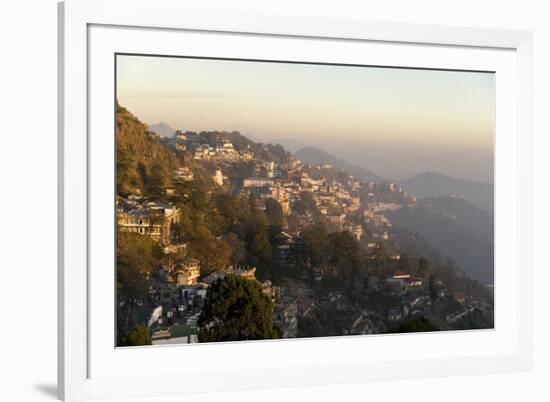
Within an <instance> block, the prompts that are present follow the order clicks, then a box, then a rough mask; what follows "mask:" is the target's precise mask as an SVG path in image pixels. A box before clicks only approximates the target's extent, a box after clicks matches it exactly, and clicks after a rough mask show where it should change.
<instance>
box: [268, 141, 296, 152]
mask: <svg viewBox="0 0 550 402" xmlns="http://www.w3.org/2000/svg"><path fill="white" fill-rule="evenodd" d="M268 143H270V144H273V145H277V144H279V145H281V146H283V147H284V148H285V149H286V150H287V151H290V152H296V151H298V150H300V149H302V148H303V147H304V146H305V144H304V143H302V142H300V141H296V140H293V139H292V138H274V139H272V140H270V141H268Z"/></svg>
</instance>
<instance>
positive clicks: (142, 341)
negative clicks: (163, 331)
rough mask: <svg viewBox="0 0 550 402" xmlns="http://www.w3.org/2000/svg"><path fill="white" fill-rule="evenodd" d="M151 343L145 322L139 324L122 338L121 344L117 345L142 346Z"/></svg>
mask: <svg viewBox="0 0 550 402" xmlns="http://www.w3.org/2000/svg"><path fill="white" fill-rule="evenodd" d="M152 343H153V341H152V339H151V333H150V332H149V328H148V327H147V324H139V325H138V326H137V327H135V328H134V329H133V330H132V331H131V332H130V333H129V334H128V335H127V336H126V337H124V338H123V340H122V344H121V345H119V346H143V345H151V344H152Z"/></svg>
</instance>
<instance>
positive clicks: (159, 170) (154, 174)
mask: <svg viewBox="0 0 550 402" xmlns="http://www.w3.org/2000/svg"><path fill="white" fill-rule="evenodd" d="M168 177H169V174H168V172H167V170H166V168H165V167H164V166H163V165H161V164H160V163H154V164H153V166H151V169H150V171H149V172H148V174H147V176H146V180H145V187H146V190H147V192H148V193H149V194H151V195H153V196H156V197H158V196H160V195H162V194H164V189H165V187H166V184H167V182H168Z"/></svg>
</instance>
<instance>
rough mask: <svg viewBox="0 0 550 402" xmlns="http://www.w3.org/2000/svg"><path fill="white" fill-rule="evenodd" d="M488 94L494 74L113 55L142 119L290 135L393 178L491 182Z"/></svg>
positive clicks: (129, 102) (121, 87) (120, 87)
mask: <svg viewBox="0 0 550 402" xmlns="http://www.w3.org/2000/svg"><path fill="white" fill-rule="evenodd" d="M494 91H495V89H494V75H493V74H491V73H475V72H456V71H432V70H414V69H394V68H374V67H362V66H361V67H351V66H327V65H304V64H289V63H274V62H247V61H229V60H205V59H189V58H168V57H144V56H118V58H117V97H118V100H119V102H120V103H121V104H122V105H124V106H125V107H127V108H128V109H129V110H130V111H131V112H133V113H134V114H135V115H136V116H138V117H139V118H140V119H141V120H142V121H143V122H145V123H147V124H154V123H158V122H161V121H162V122H166V123H167V124H168V125H170V126H171V127H172V128H174V129H180V130H182V131H185V130H193V131H202V130H238V131H240V132H241V133H243V134H245V135H250V136H251V137H253V138H255V139H257V140H259V141H271V140H273V139H285V138H291V139H293V140H295V141H297V142H300V143H303V144H304V145H314V146H319V147H321V148H323V149H324V150H326V151H328V152H331V150H332V151H335V150H337V152H338V154H337V155H336V156H339V157H341V158H344V159H349V160H350V162H353V163H358V164H362V165H364V166H365V167H367V168H370V169H372V170H374V171H376V172H377V173H379V174H381V175H383V176H386V177H392V178H402V177H406V176H410V175H413V174H416V173H419V172H421V171H426V170H431V171H438V172H441V173H444V174H449V175H453V176H457V177H464V178H470V179H475V180H482V181H492V164H493V133H494V107H495V105H494V104H495V96H494ZM374 149H376V152H375V151H374ZM358 150H362V151H361V152H362V153H360V154H359V155H357V153H358ZM334 153H335V152H334ZM446 155H447V156H446ZM430 156H431V157H430ZM436 156H437V157H436ZM381 157H382V160H380V159H381ZM369 161H370V162H371V163H369ZM466 165H468V166H466ZM461 166H462V167H461Z"/></svg>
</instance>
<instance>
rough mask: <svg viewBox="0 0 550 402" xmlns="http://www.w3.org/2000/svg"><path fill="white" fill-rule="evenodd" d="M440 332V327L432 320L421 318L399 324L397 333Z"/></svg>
mask: <svg viewBox="0 0 550 402" xmlns="http://www.w3.org/2000/svg"><path fill="white" fill-rule="evenodd" d="M431 331H439V327H438V326H437V325H436V324H435V323H434V322H433V321H431V320H429V319H427V318H425V317H421V318H415V319H414V320H409V321H405V322H402V323H401V324H399V328H398V329H397V332H431Z"/></svg>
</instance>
